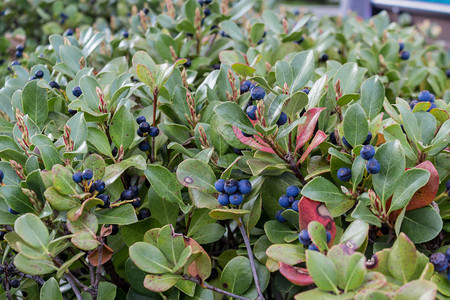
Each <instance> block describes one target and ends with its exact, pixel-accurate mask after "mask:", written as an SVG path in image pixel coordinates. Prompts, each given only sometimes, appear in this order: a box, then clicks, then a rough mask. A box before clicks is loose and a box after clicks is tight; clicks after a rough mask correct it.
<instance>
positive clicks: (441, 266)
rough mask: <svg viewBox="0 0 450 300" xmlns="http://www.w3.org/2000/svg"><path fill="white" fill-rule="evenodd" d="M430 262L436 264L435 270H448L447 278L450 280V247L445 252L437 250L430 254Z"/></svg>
mask: <svg viewBox="0 0 450 300" xmlns="http://www.w3.org/2000/svg"><path fill="white" fill-rule="evenodd" d="M430 262H431V263H432V264H433V265H434V270H435V271H436V272H438V273H442V272H445V271H447V279H448V280H449V281H450V247H449V248H447V250H446V251H445V254H443V253H440V252H437V253H433V254H431V256H430Z"/></svg>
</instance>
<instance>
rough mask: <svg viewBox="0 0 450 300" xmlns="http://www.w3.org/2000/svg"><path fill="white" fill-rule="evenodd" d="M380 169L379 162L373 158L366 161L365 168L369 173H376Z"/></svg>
mask: <svg viewBox="0 0 450 300" xmlns="http://www.w3.org/2000/svg"><path fill="white" fill-rule="evenodd" d="M380 169H381V165H380V162H379V161H378V160H376V159H375V158H371V159H369V160H368V161H367V164H366V170H367V172H368V173H369V174H377V173H378V172H380Z"/></svg>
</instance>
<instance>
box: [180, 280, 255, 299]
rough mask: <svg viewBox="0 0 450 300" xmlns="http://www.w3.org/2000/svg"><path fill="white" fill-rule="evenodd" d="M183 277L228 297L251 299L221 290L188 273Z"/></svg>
mask: <svg viewBox="0 0 450 300" xmlns="http://www.w3.org/2000/svg"><path fill="white" fill-rule="evenodd" d="M183 278H184V279H186V280H189V281H192V282H194V283H196V284H198V285H200V286H201V287H203V288H205V289H208V290H211V291H213V292H216V293H219V294H223V295H225V296H228V297H232V298H235V299H240V300H250V299H248V298H245V297H242V296H239V295H236V294H233V293H230V292H227V291H224V290H221V289H219V288H216V287H215V286H212V285H209V284H207V283H206V282H201V281H200V280H199V279H197V278H194V277H191V276H188V275H183Z"/></svg>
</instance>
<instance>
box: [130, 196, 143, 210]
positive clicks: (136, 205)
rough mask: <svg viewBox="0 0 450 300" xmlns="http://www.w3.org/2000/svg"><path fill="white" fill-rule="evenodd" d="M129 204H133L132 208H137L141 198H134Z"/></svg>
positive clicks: (140, 203)
mask: <svg viewBox="0 0 450 300" xmlns="http://www.w3.org/2000/svg"><path fill="white" fill-rule="evenodd" d="M131 205H133V207H134V208H138V207H139V206H141V205H142V201H141V198H134V199H133V202H131Z"/></svg>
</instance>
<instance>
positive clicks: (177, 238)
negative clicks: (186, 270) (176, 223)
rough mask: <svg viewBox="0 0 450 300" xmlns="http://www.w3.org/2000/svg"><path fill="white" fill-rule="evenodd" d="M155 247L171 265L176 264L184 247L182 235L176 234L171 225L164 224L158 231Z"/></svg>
mask: <svg viewBox="0 0 450 300" xmlns="http://www.w3.org/2000/svg"><path fill="white" fill-rule="evenodd" d="M157 247H158V249H159V250H161V252H162V253H164V256H165V257H166V258H167V260H168V261H169V262H170V263H171V264H172V265H176V264H177V263H178V260H179V257H180V255H181V253H182V252H183V250H184V249H185V245H184V239H183V236H182V235H181V234H178V235H176V234H175V232H174V230H173V227H172V225H166V226H164V227H162V228H161V230H160V231H159V233H158V239H157Z"/></svg>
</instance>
